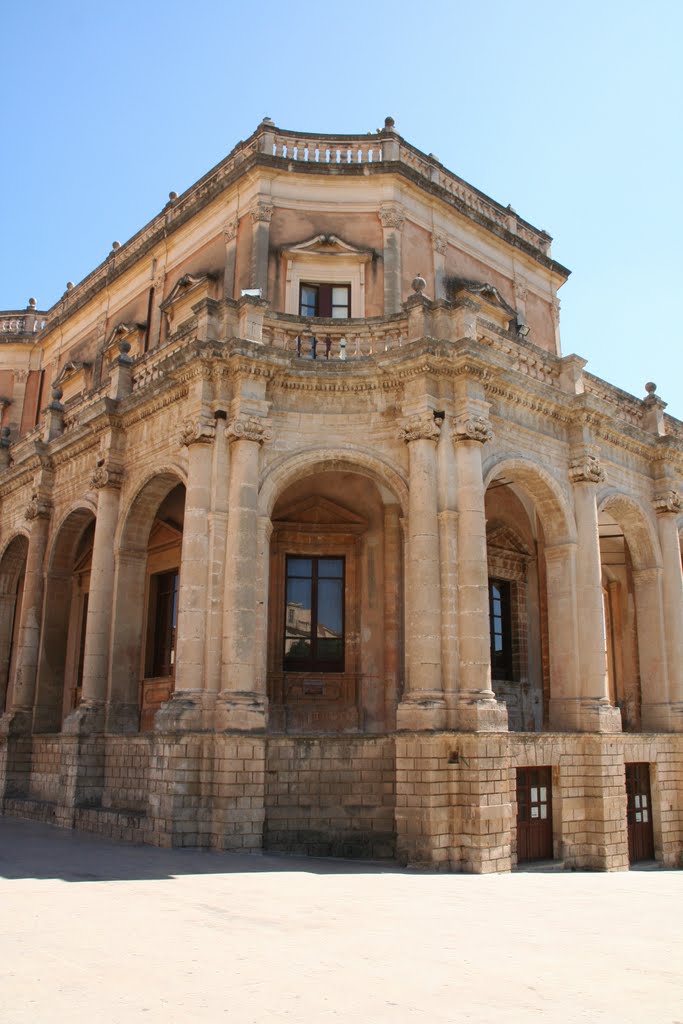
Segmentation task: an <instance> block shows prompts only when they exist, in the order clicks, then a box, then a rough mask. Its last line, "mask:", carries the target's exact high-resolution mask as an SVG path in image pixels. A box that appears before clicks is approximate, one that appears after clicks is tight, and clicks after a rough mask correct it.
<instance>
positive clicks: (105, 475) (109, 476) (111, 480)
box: [90, 461, 123, 491]
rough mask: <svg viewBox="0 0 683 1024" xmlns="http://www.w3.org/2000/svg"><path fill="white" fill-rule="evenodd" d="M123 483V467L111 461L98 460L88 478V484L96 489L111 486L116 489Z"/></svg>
mask: <svg viewBox="0 0 683 1024" xmlns="http://www.w3.org/2000/svg"><path fill="white" fill-rule="evenodd" d="M122 483H123V469H122V468H121V467H120V466H114V465H113V464H112V463H105V462H100V461H98V463H97V466H96V467H95V472H94V473H93V475H92V477H91V478H90V486H91V487H94V488H95V489H96V490H98V491H99V490H100V489H101V488H102V487H113V488H115V489H116V490H118V489H119V488H120V487H121V484H122Z"/></svg>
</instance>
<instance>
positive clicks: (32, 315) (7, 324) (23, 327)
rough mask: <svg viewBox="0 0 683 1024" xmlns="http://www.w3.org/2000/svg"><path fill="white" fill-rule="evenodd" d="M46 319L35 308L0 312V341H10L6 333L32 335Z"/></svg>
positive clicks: (42, 325) (41, 326) (40, 328)
mask: <svg viewBox="0 0 683 1024" xmlns="http://www.w3.org/2000/svg"><path fill="white" fill-rule="evenodd" d="M46 323H47V319H46V317H45V314H44V313H38V312H36V311H35V310H32V309H31V310H28V311H27V310H6V311H2V312H0V341H10V340H14V338H12V339H10V338H9V337H7V335H14V336H17V335H27V334H28V335H34V334H37V333H38V331H40V330H42V329H43V327H44V326H45V324H46Z"/></svg>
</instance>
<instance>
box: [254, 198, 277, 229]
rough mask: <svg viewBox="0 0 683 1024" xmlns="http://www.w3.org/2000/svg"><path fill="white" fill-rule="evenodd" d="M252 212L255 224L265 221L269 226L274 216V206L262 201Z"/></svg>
mask: <svg viewBox="0 0 683 1024" xmlns="http://www.w3.org/2000/svg"><path fill="white" fill-rule="evenodd" d="M250 212H251V219H252V221H253V223H254V224H256V223H258V221H265V223H266V224H269V223H270V218H271V217H272V216H273V204H272V203H267V202H262V201H261V202H258V203H256V205H255V206H254V207H253V208H252V210H251V211H250Z"/></svg>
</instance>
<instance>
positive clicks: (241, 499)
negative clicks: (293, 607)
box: [216, 416, 271, 731]
mask: <svg viewBox="0 0 683 1024" xmlns="http://www.w3.org/2000/svg"><path fill="white" fill-rule="evenodd" d="M226 432H227V436H228V437H229V438H230V440H231V442H232V443H231V451H230V463H231V466H230V498H229V508H230V515H229V520H228V536H227V544H226V552H225V566H226V572H225V597H224V605H223V680H222V688H221V693H220V695H219V700H218V704H217V706H216V727H217V728H218V729H224V730H240V731H254V730H262V729H264V728H265V725H266V713H267V697H266V691H265V680H263V679H259V678H258V676H257V665H258V654H257V650H256V646H257V614H256V605H257V601H258V600H259V599H260V597H261V594H260V591H259V589H258V581H257V561H258V511H257V499H258V472H259V448H260V446H261V444H262V443H263V442H264V441H267V440H270V437H271V431H270V428H269V427H268V426H267V425H266V424H265V423H264V421H263V419H261V418H259V417H256V416H237V417H236V418H235V419H234V420H233V421H232V423H231V424H230V425H229V426H228V427H227V431H226Z"/></svg>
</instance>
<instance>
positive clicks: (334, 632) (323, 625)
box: [318, 579, 342, 637]
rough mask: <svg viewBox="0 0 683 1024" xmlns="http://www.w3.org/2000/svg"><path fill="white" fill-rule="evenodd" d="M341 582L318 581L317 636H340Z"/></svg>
mask: <svg viewBox="0 0 683 1024" xmlns="http://www.w3.org/2000/svg"><path fill="white" fill-rule="evenodd" d="M341 632H342V581H341V580H326V579H321V580H318V636H319V637H331V636H335V637H336V636H341Z"/></svg>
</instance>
